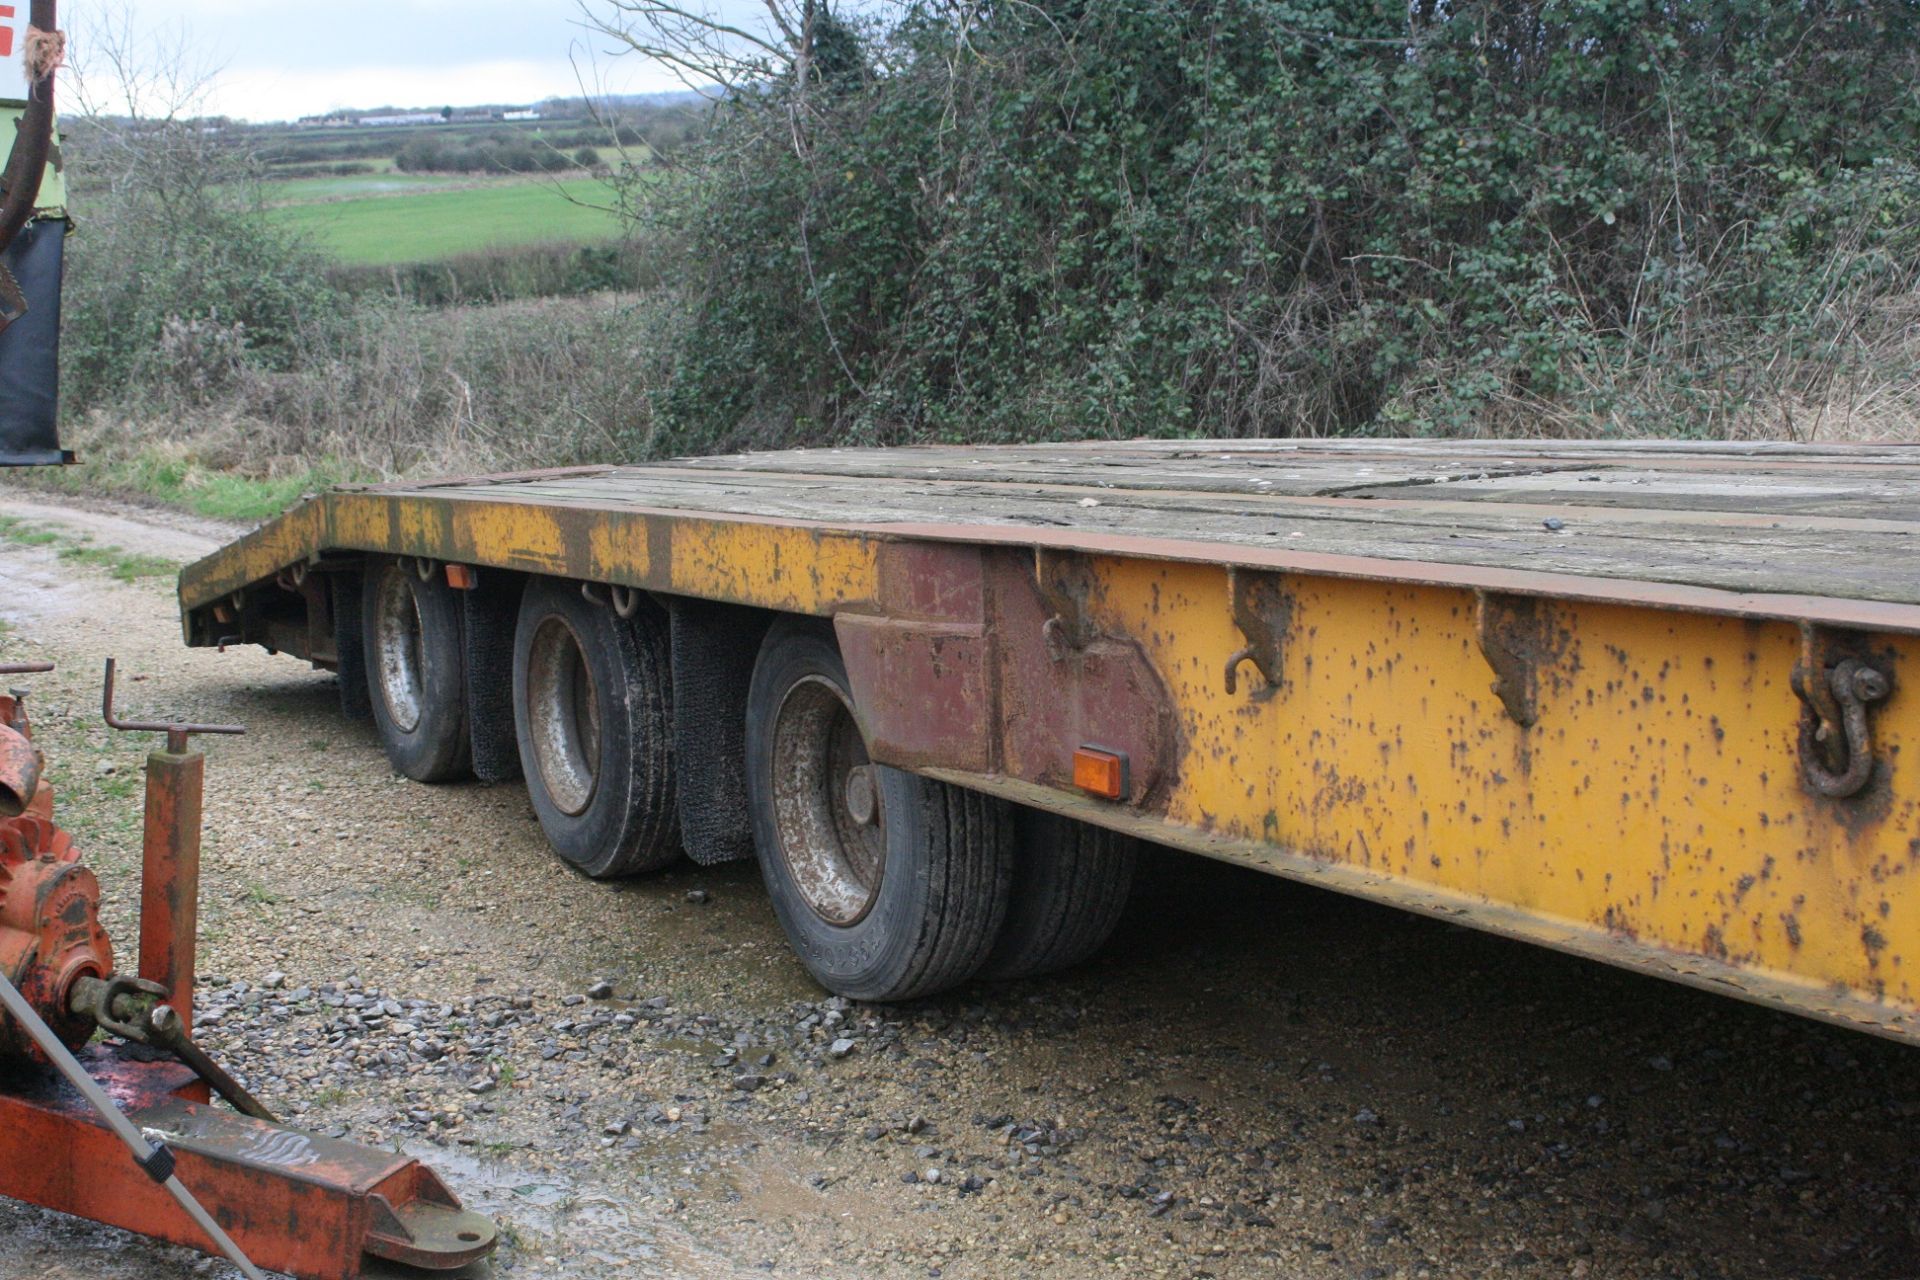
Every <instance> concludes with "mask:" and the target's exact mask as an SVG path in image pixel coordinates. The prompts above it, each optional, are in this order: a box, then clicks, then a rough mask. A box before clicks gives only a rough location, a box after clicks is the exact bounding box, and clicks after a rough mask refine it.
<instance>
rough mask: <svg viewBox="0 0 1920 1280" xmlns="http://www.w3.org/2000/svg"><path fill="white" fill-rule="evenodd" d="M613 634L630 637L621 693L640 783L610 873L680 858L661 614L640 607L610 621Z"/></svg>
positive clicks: (668, 679) (633, 870) (658, 865)
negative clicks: (628, 833)
mask: <svg viewBox="0 0 1920 1280" xmlns="http://www.w3.org/2000/svg"><path fill="white" fill-rule="evenodd" d="M615 624H616V625H615V628H614V630H615V631H616V633H623V634H625V635H626V636H627V637H628V638H629V641H630V645H631V648H630V654H631V659H630V661H629V663H628V666H627V672H628V679H627V696H628V698H629V699H631V700H632V701H631V702H630V706H631V707H632V708H633V712H632V713H631V714H630V716H629V721H628V722H629V724H630V725H631V726H632V728H633V758H634V770H633V772H634V776H635V777H636V778H638V779H641V780H642V781H644V783H645V791H644V794H642V795H640V796H638V797H636V803H635V809H636V818H637V819H638V820H637V821H635V822H633V823H632V824H631V829H632V831H633V836H634V838H633V841H632V845H631V847H630V848H628V849H627V850H625V851H624V853H623V860H622V864H621V869H620V870H619V871H617V872H610V873H609V874H614V875H637V874H639V873H641V872H645V871H658V870H659V869H660V868H662V867H665V866H669V865H671V864H672V863H674V862H676V861H678V860H679V858H680V854H681V852H682V849H681V841H680V809H679V797H678V796H677V795H676V794H675V790H676V788H675V786H674V774H675V772H676V770H675V768H674V758H673V701H672V689H673V678H672V674H671V660H670V648H669V644H668V638H667V619H666V615H665V614H664V613H663V612H661V611H660V610H658V609H654V608H642V609H641V610H640V612H638V613H636V614H634V616H633V617H632V618H630V619H627V620H626V622H625V623H624V624H621V623H620V620H619V619H617V618H616V619H615Z"/></svg>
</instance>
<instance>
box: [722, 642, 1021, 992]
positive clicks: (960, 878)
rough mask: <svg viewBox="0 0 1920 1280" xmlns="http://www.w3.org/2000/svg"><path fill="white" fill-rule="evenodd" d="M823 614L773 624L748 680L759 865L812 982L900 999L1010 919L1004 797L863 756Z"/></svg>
mask: <svg viewBox="0 0 1920 1280" xmlns="http://www.w3.org/2000/svg"><path fill="white" fill-rule="evenodd" d="M852 705H853V700H852V697H851V695H850V694H849V692H848V686H847V673H846V668H845V667H844V666H843V665H842V664H841V661H840V651H839V649H838V647H837V646H836V645H835V644H834V640H833V632H832V631H831V629H829V628H827V627H826V626H824V625H822V624H820V623H817V622H812V621H810V620H804V619H783V620H781V621H780V622H777V623H775V624H774V626H773V628H772V630H770V631H769V632H768V633H767V638H766V640H765V642H764V643H762V645H761V647H760V656H759V659H758V661H757V662H756V664H755V666H754V673H753V684H752V687H751V688H750V689H749V691H748V694H747V796H748V804H749V807H750V809H751V811H752V818H753V835H754V845H755V848H756V850H757V852H758V855H759V859H760V870H761V874H762V875H763V876H764V877H765V879H766V882H767V892H768V894H769V895H770V896H771V897H772V899H773V908H774V912H775V913H776V914H777V915H778V916H779V917H780V923H781V926H782V927H784V928H785V929H786V931H787V938H788V940H789V941H790V942H791V943H792V944H793V949H794V950H795V951H796V952H797V953H798V954H799V956H800V959H801V961H802V963H804V964H805V965H806V966H807V969H808V970H809V971H810V972H811V973H812V974H813V976H814V978H815V979H816V980H818V981H819V983H820V985H821V986H823V987H825V988H827V989H828V990H829V991H832V992H835V993H836V994H839V995H843V996H848V997H850V998H852V999H856V1000H906V999H911V998H913V997H915V996H924V995H929V994H931V993H933V992H936V991H942V990H945V989H946V988H948V987H952V986H956V985H958V984H959V983H962V982H965V981H966V980H967V979H969V978H971V977H973V976H974V974H976V973H977V972H979V970H980V966H981V965H982V964H984V963H985V962H986V959H987V954H988V952H990V951H991V950H992V949H993V943H994V939H995V938H997V937H998V936H999V933H1000V926H1001V923H1002V921H1003V920H1004V919H1005V917H1006V910H1007V893H1008V890H1009V888H1010V887H1011V884H1012V874H1013V813H1012V806H1010V805H1008V804H1006V803H1005V802H1004V801H1000V800H997V799H994V798H993V797H991V796H985V795H980V794H978V793H977V792H972V791H967V790H965V789H963V788H960V787H955V786H950V785H948V784H947V783H943V782H935V781H932V780H930V779H927V778H920V777H916V776H915V775H913V774H910V773H903V772H901V771H900V770H898V769H890V768H887V767H886V766H884V765H876V764H872V763H871V762H870V761H869V760H868V759H867V754H866V747H865V744H864V742H863V741H861V739H860V733H859V725H858V724H857V722H856V721H855V720H854V717H853V712H852Z"/></svg>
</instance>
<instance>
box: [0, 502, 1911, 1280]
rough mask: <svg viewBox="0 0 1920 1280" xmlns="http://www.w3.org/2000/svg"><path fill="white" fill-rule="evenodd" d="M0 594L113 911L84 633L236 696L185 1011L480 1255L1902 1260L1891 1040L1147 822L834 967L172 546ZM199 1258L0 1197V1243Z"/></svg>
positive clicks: (29, 570) (152, 1262)
mask: <svg viewBox="0 0 1920 1280" xmlns="http://www.w3.org/2000/svg"><path fill="white" fill-rule="evenodd" d="M25 501H26V500H24V499H22V498H21V497H20V496H19V495H5V496H4V497H3V498H0V511H6V512H8V513H10V514H16V515H20V516H22V517H23V518H28V519H45V520H54V519H65V520H69V521H74V522H77V523H78V524H79V525H81V526H83V527H90V528H94V529H96V530H97V531H98V533H97V537H98V540H100V541H109V540H122V541H123V542H124V541H126V540H130V539H132V538H135V537H138V536H140V532H139V531H140V530H141V529H142V528H143V527H145V522H146V520H147V518H146V517H144V516H142V515H141V514H140V513H139V512H137V511H127V510H120V511H116V512H113V513H110V514H111V518H112V519H113V520H114V521H116V522H120V523H119V524H116V525H115V526H113V527H111V528H109V527H108V526H105V525H102V524H96V523H91V522H93V521H96V520H98V519H100V518H101V513H97V512H92V511H79V512H75V511H70V510H69V511H65V512H58V511H56V512H49V511H48V510H46V509H45V506H44V504H40V503H27V506H29V507H31V508H32V509H23V508H22V506H21V504H22V503H23V502H25ZM126 526H131V527H130V528H127V527H126ZM155 528H156V531H155V532H154V533H153V535H152V537H151V538H147V539H144V540H143V541H142V542H141V544H140V545H139V546H138V547H137V548H136V549H139V550H143V551H149V552H153V553H155V554H170V555H181V556H186V555H191V554H193V553H194V552H195V551H196V550H197V549H198V548H200V547H202V546H205V545H210V544H209V543H208V542H207V538H208V535H209V534H210V533H212V532H217V531H212V530H207V529H205V528H189V527H184V526H182V525H180V524H178V523H175V522H164V523H161V524H158V525H156V526H155ZM0 616H3V617H4V618H5V619H6V620H7V621H8V622H9V623H10V624H11V626H12V631H11V632H10V634H9V635H8V636H7V637H6V639H5V641H4V644H0V651H4V652H5V653H6V654H7V655H8V656H11V657H21V658H24V657H49V658H53V659H55V660H57V661H59V662H60V663H61V670H60V671H59V673H58V674H56V675H54V676H51V677H40V678H38V679H36V681H35V682H34V688H35V692H34V694H33V702H34V705H35V706H36V708H37V718H38V724H39V732H40V740H41V742H42V744H43V745H44V746H45V747H46V749H47V751H48V753H49V755H50V757H52V759H53V761H54V781H55V783H56V785H57V786H59V787H60V801H59V812H60V813H61V814H62V816H63V818H64V820H65V821H67V822H68V823H69V824H70V825H71V826H72V827H73V829H74V830H75V831H76V833H77V834H78V835H79V837H80V838H81V841H82V844H83V847H84V848H85V849H86V850H87V852H88V857H89V860H90V862H91V863H92V864H93V865H94V866H95V867H96V868H98V869H99V870H100V872H101V876H102V879H103V882H104V884H105V890H106V894H107V897H108V921H109V928H110V929H112V930H113V931H114V933H115V936H116V937H117V938H118V939H119V940H120V941H121V943H122V947H123V949H124V950H130V949H131V946H132V941H133V938H134V930H133V927H132V923H131V919H130V909H131V907H132V904H133V903H134V901H135V882H134V879H133V876H134V869H135V867H136V865H137V855H138V848H137V840H138V822H139V797H138V785H139V765H140V759H141V756H142V753H143V752H144V751H145V750H146V749H147V746H148V744H147V743H146V742H144V741H142V740H139V739H136V738H128V737H125V736H119V735H112V734H109V733H108V732H107V731H106V730H105V729H104V728H103V727H101V726H100V724H99V719H98V714H97V698H98V679H99V666H100V660H101V659H102V658H103V657H104V656H106V655H107V654H110V653H111V654H117V655H118V656H119V657H120V659H121V661H122V664H123V669H125V670H126V671H127V673H128V676H129V680H128V683H127V684H126V685H125V690H126V692H125V697H124V702H125V704H126V705H127V707H128V708H129V709H131V710H135V711H139V712H143V713H161V712H166V713H191V714H192V715H194V716H196V717H200V718H208V719H231V720H239V721H242V722H244V723H245V724H246V725H247V726H248V729H249V732H248V736H247V737H246V738H244V739H240V740H228V741H223V742H216V743H213V744H211V745H210V747H209V754H210V763H209V773H208V798H207V837H206V854H205V883H204V886H203V895H202V922H203V929H204V934H203V942H202V974H203V977H202V983H203V986H202V993H201V1009H200V1019H201V1027H202V1032H201V1038H202V1041H203V1043H204V1044H205V1045H206V1047H207V1048H208V1049H209V1050H211V1051H212V1052H213V1053H214V1054H215V1056H216V1057H219V1058H221V1059H222V1060H224V1061H225V1062H227V1063H228V1064H229V1065H230V1066H231V1067H232V1068H234V1069H235V1070H236V1072H237V1073H238V1074H240V1075H242V1076H243V1078H245V1079H246V1080H247V1081H249V1083H250V1084H251V1085H252V1086H253V1087H254V1088H255V1090H256V1091H257V1092H259V1093H260V1094H261V1095H262V1097H263V1098H264V1099H265V1100H266V1101H267V1102H268V1104H269V1105H272V1106H276V1107H278V1108H280V1109H281V1110H283V1111H284V1112H285V1113H288V1114H290V1115H292V1116H294V1117H297V1118H298V1120H299V1122H300V1123H302V1124H304V1125H306V1126H308V1127H310V1128H312V1129H315V1130H317V1131H320V1132H323V1133H328V1134H335V1135H342V1136H346V1137H350V1138H352V1139H354V1140H357V1141H361V1142H367V1143H375V1144H396V1143H397V1144H399V1145H400V1146H401V1147H403V1148H404V1149H406V1150H408V1151H411V1152H414V1153H417V1154H419V1155H421V1156H422V1157H423V1158H425V1159H427V1160H428V1161H429V1163H431V1164H433V1165H434V1166H435V1167H436V1168H437V1169H439V1170H440V1171H441V1172H442V1174H443V1175H445V1176H446V1177H447V1179H448V1181H449V1182H450V1183H451V1184H452V1185H453V1187H454V1189H455V1190H456V1191H457V1192H458V1193H459V1194H460V1195H461V1196H463V1197H464V1198H465V1199H466V1200H467V1202H468V1203H469V1205H471V1206H473V1207H476V1208H479V1209H481V1210H482V1211H484V1212H487V1213H490V1214H492V1215H494V1216H495V1217H496V1218H497V1219H498V1220H499V1221H500V1222H501V1223H502V1225H503V1228H504V1235H505V1240H506V1243H505V1245H504V1246H503V1248H502V1250H501V1253H500V1255H499V1257H498V1258H497V1259H496V1260H494V1261H493V1262H492V1263H491V1264H489V1265H486V1266H482V1267H478V1268H475V1269H474V1270H473V1273H472V1274H474V1275H476V1276H485V1275H492V1276H512V1277H601V1276H613V1277H620V1276H669V1275H672V1276H691V1277H723V1276H734V1275H755V1276H758V1275H764V1274H768V1273H771V1274H774V1275H788V1276H795V1277H812V1276H846V1277H881V1276H886V1277H892V1276H927V1277H953V1278H955V1280H960V1278H964V1277H1001V1276H1005V1275H1008V1274H1044V1275H1048V1276H1064V1277H1078V1276H1088V1277H1091V1276H1129V1277H1131V1276H1168V1277H1219V1278H1222V1280H1224V1278H1227V1277H1242V1276H1246V1277H1252V1276H1276V1275H1277V1276H1287V1277H1294V1276H1298V1277H1353V1278H1356V1280H1357V1278H1361V1277H1372V1278H1384V1277H1444V1276H1454V1275H1476V1276H1489V1275H1502V1276H1576V1277H1578V1276H1591V1277H1613V1276H1618V1277H1634V1278H1636V1280H1637V1278H1640V1277H1647V1278H1653V1277H1725V1278H1727V1280H1750V1278H1754V1277H1774V1276H1779V1277H1830V1276H1832V1277H1837V1276H1847V1277H1899V1276H1913V1275H1920V1215H1916V1213H1915V1206H1916V1203H1917V1202H1916V1198H1915V1191H1916V1187H1920V1141H1916V1138H1920V1089H1917V1088H1916V1085H1920V1053H1916V1051H1915V1050H1912V1049H1909V1048H1904V1047H1902V1046H1898V1045H1894V1044H1891V1043H1886V1042H1882V1041H1877V1040H1872V1039H1868V1038H1865V1037H1862V1036H1859V1035H1856V1034H1853V1033H1849V1032H1844V1031H1840V1030H1836V1029H1830V1028H1827V1027H1823V1026H1819V1025H1816V1024H1813V1023H1810V1022H1805V1021H1802V1020H1799V1019H1796V1018H1792V1017H1788V1016H1785V1015H1781V1014H1776V1013H1771V1012H1767V1011H1764V1010H1760V1009H1757V1008H1752V1007H1749V1006H1746V1005H1741V1004H1737V1003H1734V1002H1731V1001H1728V1000H1723V999H1718V998H1715V997H1712V996H1708V995H1705V994H1702V993H1699V992H1694V991H1690V990H1685V989H1682V988H1679V987H1675V986H1671V985H1667V984H1663V983H1659V982H1655V981H1653V980H1650V979H1646V978H1641V977H1638V976H1635V975H1632V974H1627V973H1623V972H1617V971H1614V970H1611V969H1607V968H1604V967H1601V966H1598V965H1594V964H1590V963H1586V962H1582V961H1578V960H1574V959H1571V958H1567V957H1563V956H1558V955H1554V954H1551V953H1547V952H1542V951H1538V950H1535V949H1532V948H1529V947H1524V946H1521V945H1518V944H1514V943H1508V942H1503V941H1500V940H1497V939H1493V938H1488V937H1484V936H1482V935H1479V934H1475V933H1472V932H1470V931H1466V930H1462V929H1459V928H1456V927H1451V926H1447V925H1443V924H1440V923H1437V922H1434V921H1429V920H1423V919H1417V918H1414V917H1410V916H1404V915H1401V914H1399V913H1396V912H1392V911H1388V910H1385V909H1382V908H1378V907H1373V906H1370V905H1368V904H1365V903H1361V902H1356V901H1351V900H1347V899H1343V898H1339V897H1335V896H1332V895H1328V894H1325V893H1322V892H1320V891H1317V890H1309V889H1305V888H1301V887H1298V886H1293V885H1289V884H1286V883H1284V882H1281V881H1278V880H1274V879H1270V878H1267V877H1263V876H1260V875H1257V874H1254V873H1251V872H1245V871H1241V870H1238V869H1234V868H1230V867H1225V866H1220V865H1215V864H1211V863H1207V862H1204V861H1201V860H1198V859H1193V858H1186V857H1180V856H1175V855H1165V856H1161V857H1156V858H1154V859H1152V860H1151V861H1150V864H1149V866H1148V868H1147V870H1146V873H1145V882H1144V884H1143V887H1142V891H1141V892H1140V893H1138V894H1137V895H1136V899H1135V903H1134V906H1133V908H1132V910H1131V912H1130V914H1129V916H1128V918H1127V920H1126V922H1125V924H1124V925H1123V926H1122V928H1121V930H1120V933H1119V936H1118V937H1117V938H1116V939H1115V941H1114V943H1113V944H1112V946H1111V947H1110V948H1109V949H1108V951H1107V953H1106V954H1105V955H1104V956H1103V957H1101V958H1100V959H1098V960H1096V961H1095V962H1094V963H1092V964H1090V965H1088V966H1086V967H1084V968H1082V969H1080V970H1078V971H1076V972H1073V973H1070V974H1068V975H1065V976H1064V977H1061V978H1058V979H1054V980H1050V981H1041V982H1024V983H1013V984H1005V985H997V986H978V987H974V988H970V989H967V990H963V991H960V992H957V993H954V994H952V995H950V996H946V997H942V998H940V999H937V1000H931V1001H925V1002H920V1003H916V1004H912V1005H905V1006H895V1007H878V1006H866V1005H858V1004H849V1003H847V1002H845V1001H842V1000H838V999H830V998H827V997H826V996H825V995H824V994H823V993H822V992H820V991H819V990H818V989H817V988H815V987H814V986H813V985H812V984H811V983H810V982H809V981H808V979H807V978H806V976H805V974H804V972H803V971H802V970H801V969H800V968H799V966H798V964H797V963H796V962H795V961H794V960H793V959H792V958H791V957H790V955H789V954H788V952H787V949H786V945H785V942H784V940H783V938H782V937H781V934H780V931H779V928H778V926H777V924H776V923H775V921H774V918H773V914H772V912H771V910H770V908H769V907H768V905H767V902H766V899H765V896H764V894H763V893H762V891H761V888H760V885H759V882H758V877H757V874H756V872H755V871H754V870H753V868H752V867H751V866H742V865H737V864H736V865H732V866H726V867H719V868H711V869H701V868H695V867H692V866H690V865H683V866H682V867H681V868H680V869H679V870H675V871H670V872H668V873H665V874H663V875H659V876H655V877H651V878H647V879H642V880H636V881H631V882H625V883H619V884H601V883H595V882H592V881H588V880H585V879H583V878H581V877H580V876H578V875H575V874H573V873H572V872H570V871H568V870H567V869H566V868H565V867H563V866H562V865H561V864H559V862H558V861H557V860H556V859H555V858H553V857H552V856H551V855H550V854H549V853H547V852H546V850H545V848H544V847H543V845H542V843H541V840H540V836H539V832H538V830H537V828H536V827H535V825H534V823H533V819H532V815H531V811H530V810H529V808H528V806H527V802H526V797H525V793H524V791H523V790H522V789H521V788H519V787H518V786H499V787H483V786H478V785H468V786H449V787H436V788H429V787H422V786H418V785H414V784H411V783H405V782H401V781H398V780H396V779H395V778H394V777H393V775H392V774H391V772H390V771H389V770H388V768H387V766H386V762H385V759H384V757H383V756H382V755H381V752H380V750H379V747H378V745H377V744H376V742H375V741H374V738H373V734H372V730H371V729H370V728H368V727H366V726H362V725H357V724H350V723H347V722H345V721H343V720H341V719H340V718H339V716H338V715H337V714H336V710H335V702H336V692H335V689H334V686H333V681H332V678H331V677H330V676H327V675H325V674H324V673H318V672H312V671H307V670H303V669H302V668H301V666H300V665H299V664H298V663H297V662H294V661H292V660H290V659H285V658H279V659H272V658H268V657H266V656H265V655H263V654H261V653H260V652H259V651H257V650H250V651H236V652H233V653H229V654H226V655H224V656H223V655H218V654H215V653H212V652H208V651H192V652H190V651H187V650H184V649H182V648H181V647H180V646H179V640H178V632H177V624H176V621H175V618H174V614H173V611H172V608H171V601H170V593H169V592H168V591H167V589H166V588H165V586H164V585H162V584H155V583H152V582H146V583H139V584H134V585H131V586H128V585H120V584H116V583H113V582H111V581H110V580H108V579H107V578H105V577H103V576H101V575H98V574H96V573H93V572H92V571H89V570H85V569H80V568H76V567H74V566H72V565H69V564H62V563H60V562H58V561H56V560H55V559H54V557H53V556H52V555H50V554H48V553H47V552H45V551H44V550H39V549H19V548H9V549H7V550H6V552H5V554H4V556H0ZM203 1274H205V1275H222V1276H224V1275H229V1274H231V1272H230V1271H229V1270H228V1269H227V1268H225V1267H224V1265H223V1264H214V1263H211V1262H202V1261H201V1260H199V1259H198V1258H197V1256H196V1255H192V1254H189V1253H186V1252H183V1251H179V1250H172V1249H164V1248H158V1247H155V1246H151V1245H148V1244H145V1243H141V1242H132V1241H129V1239H128V1238H127V1237H125V1236H121V1235H119V1234H118V1233H115V1232H112V1231H108V1230H105V1229H102V1228H97V1227H93V1226H90V1225H88V1224H84V1223H78V1222H75V1221H73V1220H71V1219H64V1218H59V1217H56V1216H54V1215H50V1214H45V1213H42V1212H39V1211H35V1210H30V1209H26V1208H23V1207H21V1206H17V1205H12V1204H7V1203H4V1202H0V1276H8V1277H11V1276H20V1277H26V1276H35V1277H39V1276H89V1277H92V1276H103V1277H109V1278H120V1277H136V1276H137V1277H162V1278H164V1277H170V1276H176V1275H178V1276H188V1275H203Z"/></svg>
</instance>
